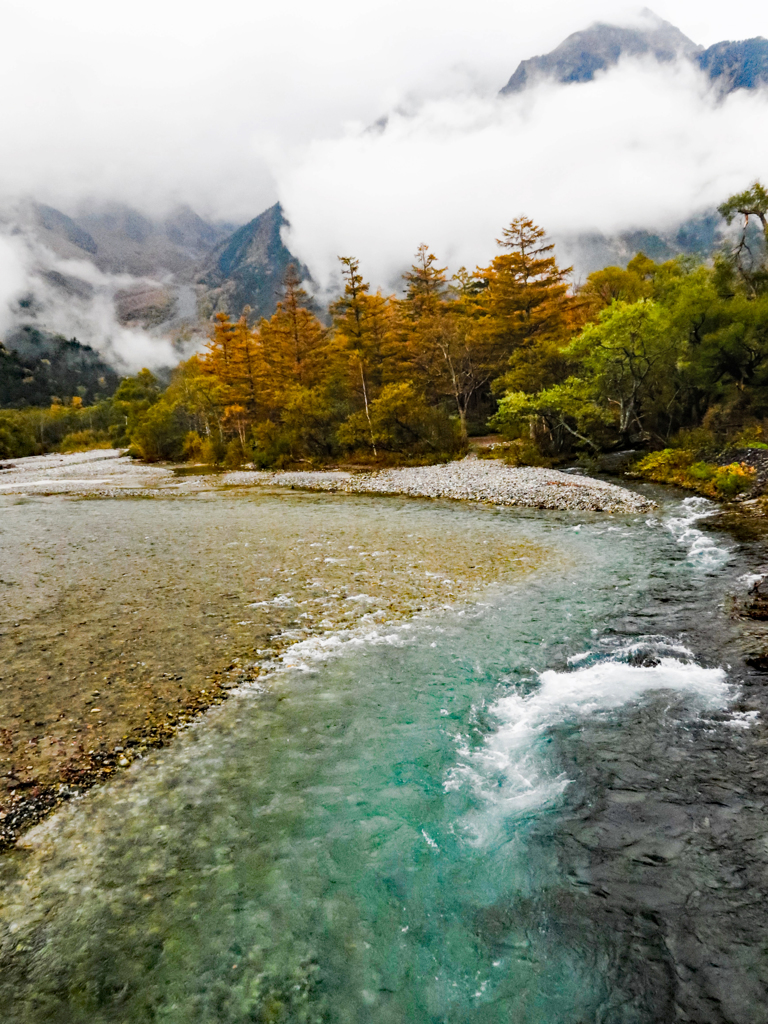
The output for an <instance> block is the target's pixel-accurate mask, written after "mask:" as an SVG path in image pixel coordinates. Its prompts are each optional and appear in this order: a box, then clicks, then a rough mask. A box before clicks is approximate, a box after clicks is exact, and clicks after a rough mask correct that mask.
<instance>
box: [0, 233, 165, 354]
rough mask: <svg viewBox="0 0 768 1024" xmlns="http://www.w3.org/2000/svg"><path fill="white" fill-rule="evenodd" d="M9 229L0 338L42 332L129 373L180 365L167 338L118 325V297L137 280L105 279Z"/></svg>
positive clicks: (0, 288) (0, 266)
mask: <svg viewBox="0 0 768 1024" xmlns="http://www.w3.org/2000/svg"><path fill="white" fill-rule="evenodd" d="M8 227H9V225H8V224H6V230H7V229H8ZM11 230H12V231H13V232H14V233H7V234H0V338H2V337H3V336H4V335H5V334H6V333H7V332H8V331H10V330H12V329H13V328H14V327H18V326H21V325H25V324H26V325H30V326H32V327H38V328H40V329H41V330H44V331H49V332H51V333H54V334H62V335H64V337H66V338H76V339H77V340H78V341H79V342H81V343H82V344H86V345H90V346H91V347H92V348H94V349H95V350H96V351H97V352H100V353H101V354H102V355H103V356H104V358H105V359H106V360H107V361H108V362H110V363H112V364H113V365H114V366H115V367H116V368H117V369H119V370H123V371H125V372H133V371H136V370H139V369H141V368H142V367H144V366H146V367H149V368H150V369H156V368H159V367H163V366H173V365H175V364H176V363H177V362H178V361H179V359H180V358H181V355H182V352H181V351H180V349H179V348H177V347H176V346H174V345H173V344H172V342H171V340H170V339H169V338H167V337H163V336H161V335H158V334H155V333H153V332H149V331H145V330H142V329H141V328H133V327H126V326H123V325H122V324H120V323H119V322H118V320H117V317H116V313H115V296H116V294H118V293H119V292H120V291H121V290H123V289H126V288H133V287H136V285H137V284H140V283H142V282H141V281H140V280H139V279H137V278H135V277H132V276H131V275H129V274H105V273H103V272H102V271H101V270H99V269H98V268H97V267H95V266H94V265H93V264H92V263H89V262H88V261H87V260H71V259H62V258H60V257H58V256H56V255H55V254H54V253H53V252H51V251H50V250H49V249H47V248H46V247H45V246H44V245H41V244H40V242H39V241H37V240H36V239H35V237H34V235H33V234H31V233H30V232H28V231H24V230H23V229H22V228H20V227H19V226H18V225H13V226H12V228H11ZM144 283H146V284H152V285H158V282H152V281H146V282H144Z"/></svg>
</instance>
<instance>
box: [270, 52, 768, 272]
mask: <svg viewBox="0 0 768 1024" xmlns="http://www.w3.org/2000/svg"><path fill="white" fill-rule="evenodd" d="M766 115H768V91H765V90H764V91H760V92H747V91H743V90H742V91H739V92H736V93H733V94H731V95H729V96H727V97H726V98H725V99H724V100H721V99H718V97H717V95H716V94H715V92H714V91H713V90H712V89H711V87H710V86H709V83H708V81H707V80H706V79H705V78H704V76H703V75H702V74H701V73H700V72H699V71H698V70H696V69H694V68H693V67H692V66H690V65H688V64H687V63H680V64H675V65H659V64H657V63H655V62H653V61H645V60H626V61H624V62H623V63H622V64H620V65H619V66H618V67H617V68H615V69H613V70H611V71H609V72H607V73H605V74H602V75H600V76H598V78H596V79H595V80H594V81H593V82H589V83H584V84H579V85H569V86H560V85H555V84H552V83H546V84H541V85H539V86H538V87H536V88H534V89H532V90H530V91H528V92H525V93H522V94H518V95H515V96H511V97H508V98H505V99H499V98H496V97H493V98H486V99H483V98H478V97H465V98H460V99H445V100H433V101H430V102H427V103H424V104H423V105H422V106H421V107H420V109H418V110H417V111H416V112H414V113H410V114H402V113H397V112H395V113H393V114H392V115H391V116H390V117H389V119H388V120H387V122H386V124H385V126H384V127H383V128H380V129H372V130H363V129H362V127H361V126H356V127H354V128H352V129H350V130H348V131H347V133H346V134H345V135H344V137H343V138H340V139H330V140H325V141H316V142H312V143H310V144H309V145H308V146H306V147H304V148H303V149H301V150H300V151H298V152H292V153H290V154H288V155H287V157H286V158H285V159H284V160H283V161H282V163H280V162H278V163H277V164H276V166H275V170H274V173H275V177H276V179H277V181H278V183H279V191H280V198H281V201H282V202H283V205H284V207H285V210H286V213H287V216H288V218H289V220H290V222H291V225H292V227H291V230H290V232H289V234H288V236H287V238H286V241H287V243H288V245H289V247H290V248H291V249H292V251H293V252H295V253H296V255H297V256H299V257H300V258H301V259H302V260H303V261H304V262H306V263H307V265H308V266H309V267H310V269H311V270H312V272H313V274H314V275H315V277H316V279H317V280H318V281H319V282H320V284H321V286H323V287H328V286H329V285H332V284H333V282H334V281H335V280H336V277H337V261H336V256H337V255H356V256H357V257H359V258H360V259H361V261H362V265H363V269H364V271H365V273H366V275H367V276H369V277H370V278H371V280H372V281H374V282H375V283H376V284H377V285H380V286H383V287H391V286H392V284H393V283H394V282H395V281H396V279H397V277H398V275H399V274H400V273H401V272H402V269H403V267H404V265H406V264H407V263H409V262H410V256H411V254H412V253H413V252H414V251H415V249H416V247H417V246H418V245H419V244H420V243H422V242H426V243H427V244H428V245H429V246H430V247H431V248H432V249H433V250H434V251H435V252H436V253H437V254H438V256H439V258H440V259H441V260H443V261H446V262H448V263H449V264H450V265H451V267H453V268H454V269H455V268H457V267H458V266H459V265H466V266H468V267H473V266H475V265H476V264H478V263H480V264H483V263H487V262H488V260H489V259H490V257H491V256H492V255H493V254H494V252H495V245H494V239H495V238H497V237H498V236H499V234H500V232H501V229H502V227H504V226H505V225H506V224H508V223H509V222H510V220H512V218H514V217H516V216H519V215H520V214H526V215H528V216H530V217H532V218H533V219H534V220H536V221H537V222H538V223H540V224H542V225H543V226H544V227H545V228H546V229H547V230H548V232H549V233H550V234H551V235H553V236H554V237H556V238H559V239H561V240H563V241H564V242H565V243H566V245H567V244H568V242H569V239H570V240H571V243H572V240H573V237H574V236H576V235H578V234H579V233H581V232H595V231H598V232H604V233H606V234H611V233H615V232H618V231H622V230H630V229H639V228H645V229H655V230H659V229H664V228H670V227H673V226H674V225H677V224H679V223H680V222H681V221H682V220H684V219H686V218H687V217H689V216H691V215H694V214H696V213H699V212H701V211H711V210H712V209H713V208H714V207H715V206H717V204H718V203H720V202H722V201H723V199H724V198H726V197H727V196H728V195H729V194H730V193H732V192H733V191H735V190H738V189H742V188H744V187H746V186H747V185H748V184H750V183H751V182H752V181H753V180H754V179H755V178H756V177H758V176H760V175H763V176H765V174H766V170H767V169H768V138H767V137H766V135H765V133H764V132H763V131H762V128H761V126H762V125H764V124H765V123H766Z"/></svg>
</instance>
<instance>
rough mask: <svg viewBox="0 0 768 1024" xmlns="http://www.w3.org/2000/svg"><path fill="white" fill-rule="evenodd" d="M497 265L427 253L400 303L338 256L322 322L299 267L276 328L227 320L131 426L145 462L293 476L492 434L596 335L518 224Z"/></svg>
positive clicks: (540, 244)
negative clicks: (503, 404) (512, 405)
mask: <svg viewBox="0 0 768 1024" xmlns="http://www.w3.org/2000/svg"><path fill="white" fill-rule="evenodd" d="M499 246H500V249H501V252H500V253H499V255H498V256H496V257H495V258H494V260H493V261H492V262H491V264H490V265H489V266H488V267H483V268H477V269H476V270H475V271H474V272H472V273H470V272H468V271H466V270H465V269H461V270H460V271H459V272H458V273H457V274H455V275H454V276H453V277H451V278H449V277H448V276H447V270H446V268H445V267H442V266H439V263H438V260H437V258H436V256H435V254H434V253H432V252H430V250H429V248H428V247H427V246H426V245H422V246H420V247H419V249H418V251H417V253H416V258H415V262H414V263H413V265H412V266H411V268H410V270H409V271H408V272H407V273H406V274H405V275H404V289H403V295H402V296H401V297H395V296H391V295H390V296H384V295H382V294H381V293H380V292H376V293H374V292H373V291H372V289H371V287H370V284H369V283H368V282H367V281H366V280H365V279H364V277H363V275H362V273H361V269H360V264H359V261H358V260H357V259H355V258H353V257H341V258H340V265H341V272H342V276H343V281H344V291H343V294H342V295H341V296H340V297H339V298H338V299H337V300H336V301H335V302H333V303H332V304H331V306H330V308H329V316H328V321H327V322H326V323H323V322H321V320H320V319H319V318H318V316H317V315H316V313H315V312H314V310H313V309H312V304H311V302H310V300H309V298H308V296H307V294H306V292H305V291H304V290H303V288H302V287H301V281H300V280H299V278H298V276H297V274H296V272H295V271H294V270H293V268H290V269H289V271H288V274H287V276H286V280H285V294H284V296H283V298H282V300H281V302H280V303H279V304H278V308H277V311H276V313H275V314H274V316H272V317H271V318H270V319H268V320H267V319H263V320H262V321H261V322H260V323H259V324H257V325H255V326H250V325H249V324H248V319H247V311H245V312H244V315H243V317H242V318H241V319H240V320H239V321H237V322H233V321H231V320H230V319H228V318H227V317H226V316H225V315H223V314H220V315H219V316H218V317H217V319H216V324H215V326H214V329H213V333H212V337H211V340H210V343H209V345H208V346H207V348H206V350H205V351H204V352H203V353H202V354H200V355H198V356H194V357H193V358H192V359H190V360H188V361H187V362H185V363H183V364H182V365H181V366H180V367H179V368H178V370H177V371H176V373H175V375H174V378H173V380H172V382H171V384H170V386H169V387H168V389H167V390H166V391H165V392H164V393H163V394H162V395H159V396H158V398H157V401H156V402H154V403H152V405H151V408H148V409H147V410H146V411H144V412H143V413H142V415H141V416H140V419H139V421H138V422H136V424H135V425H133V424H131V425H129V428H128V432H129V434H130V438H131V443H132V445H133V446H134V448H135V449H136V450H137V452H138V453H139V454H140V455H141V456H142V457H143V458H145V459H159V458H183V457H187V458H191V459H199V460H204V461H207V462H217V463H223V464H224V465H228V466H237V465H240V464H242V463H243V462H248V463H254V464H256V465H258V466H264V467H266V466H278V467H279V466H288V465H296V464H301V463H310V464H313V463H322V462H328V461H331V460H337V459H339V458H344V459H357V460H364V461H366V462H370V461H378V462H402V461H409V460H416V461H421V462H423V461H436V460H442V459H446V458H450V457H453V456H455V455H456V454H458V453H460V452H462V451H463V450H464V449H465V448H466V445H467V441H468V438H469V437H470V436H471V435H472V434H479V433H484V432H486V431H487V429H488V427H487V424H488V420H489V417H491V416H492V415H493V414H494V413H495V412H496V408H497V395H498V393H499V392H500V391H503V390H504V388H505V387H507V386H509V385H510V384H519V383H520V382H524V383H525V384H526V385H527V386H535V385H538V384H540V383H541V382H542V381H545V382H547V383H549V382H550V381H551V382H553V383H554V382H556V381H558V380H559V379H560V378H561V376H562V372H561V370H562V364H563V359H562V355H561V350H562V348H563V346H564V345H565V344H566V343H567V342H568V340H569V339H570V337H571V336H572V334H573V332H574V330H576V329H577V328H578V327H579V326H581V325H583V323H584V322H585V317H584V314H585V310H586V308H587V307H586V305H585V303H584V302H583V301H582V300H581V299H579V298H578V297H577V296H576V295H574V294H573V292H572V291H571V290H570V289H569V287H568V283H567V281H568V275H569V273H570V271H569V270H563V269H561V268H560V267H558V265H557V263H556V261H555V257H554V255H553V247H552V245H549V244H547V243H546V241H545V240H544V232H543V230H542V229H541V228H538V227H537V226H536V225H534V224H533V223H532V221H530V220H528V219H527V218H518V219H517V220H516V221H514V222H513V223H512V224H511V225H510V227H509V228H507V229H506V230H505V231H504V233H503V235H502V238H501V239H500V240H499Z"/></svg>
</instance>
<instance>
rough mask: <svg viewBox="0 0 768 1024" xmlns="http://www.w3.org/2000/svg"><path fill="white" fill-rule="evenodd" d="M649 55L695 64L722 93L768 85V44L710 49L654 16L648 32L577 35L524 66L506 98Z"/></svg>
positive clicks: (602, 28) (594, 30)
mask: <svg viewBox="0 0 768 1024" xmlns="http://www.w3.org/2000/svg"><path fill="white" fill-rule="evenodd" d="M646 56H650V57H652V58H654V59H655V60H657V61H659V62H660V63H668V62H671V61H676V60H689V61H692V62H694V63H695V64H696V65H697V66H698V67H699V68H701V70H702V71H704V73H705V74H706V75H707V76H708V77H709V78H710V79H711V80H712V82H713V84H714V86H715V87H716V88H717V89H718V91H720V92H721V93H728V92H733V91H734V90H735V89H755V88H758V87H759V86H762V85H765V84H768V40H766V39H763V38H762V37H757V38H755V39H746V40H743V41H741V42H720V43H715V45H714V46H710V47H709V48H708V49H706V50H705V49H704V48H703V47H701V46H697V44H696V43H694V42H693V41H692V40H690V39H689V38H688V37H687V36H685V35H683V33H682V32H681V31H680V30H679V29H678V28H675V26H674V25H670V24H669V22H667V21H662V20H661V19H660V18H656V17H655V16H651V15H649V16H648V19H647V27H640V28H629V27H622V26H619V25H608V24H605V23H602V22H600V23H597V24H595V25H592V26H591V27H590V28H588V29H584V30H583V31H581V32H574V33H573V34H572V35H570V36H568V38H567V39H565V40H564V41H563V42H562V43H560V45H559V46H557V47H555V49H554V50H552V51H551V52H550V53H545V54H543V55H541V56H538V57H531V58H530V59H529V60H524V61H521V62H520V64H519V65H518V66H517V68H516V70H515V72H514V74H513V75H512V77H511V78H510V79H509V81H508V82H507V84H506V85H505V86H504V88H503V89H501V95H502V96H509V95H512V94H514V93H519V92H522V91H523V90H524V89H526V88H528V87H529V86H531V85H535V84H536V83H537V82H540V81H543V80H549V81H554V82H559V83H561V84H568V83H572V82H590V81H592V79H593V78H594V77H595V75H596V74H597V73H598V72H600V71H606V70H608V69H609V68H611V67H615V65H616V64H618V62H619V60H620V59H621V58H622V57H646Z"/></svg>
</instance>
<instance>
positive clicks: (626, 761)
mask: <svg viewBox="0 0 768 1024" xmlns="http://www.w3.org/2000/svg"><path fill="white" fill-rule="evenodd" d="M706 511H707V506H706V503H703V502H701V501H700V500H699V499H688V500H687V501H686V502H682V503H681V502H670V503H669V504H668V506H667V507H665V508H662V509H661V510H660V511H659V513H658V514H657V515H653V516H645V517H634V518H631V517H627V518H619V517H612V518H610V519H609V518H607V517H596V516H595V517H589V516H583V517H580V519H579V518H575V517H573V516H570V515H558V514H546V513H545V514H542V513H519V512H510V511H504V512H491V511H487V510H468V509H464V508H461V507H457V508H456V512H455V514H456V516H462V515H465V516H466V517H467V522H468V525H471V519H472V517H473V516H478V515H487V516H494V515H497V516H503V517H505V523H508V521H509V519H510V517H512V518H514V520H515V522H516V523H517V527H518V532H519V536H520V538H521V539H523V540H525V539H528V540H529V541H530V542H531V543H544V542H545V543H546V544H547V545H549V546H550V547H554V549H555V550H557V551H558V552H559V553H560V554H561V555H562V557H558V558H557V559H555V563H556V564H555V563H553V568H552V569H546V568H544V569H542V570H541V571H539V572H538V573H536V574H534V575H532V576H529V577H527V578H526V579H524V580H523V581H521V582H520V583H519V584H517V585H514V586H509V587H507V588H506V589H505V590H503V591H498V590H497V591H495V592H494V593H493V594H492V595H490V596H489V597H488V598H487V600H485V601H484V602H482V603H480V604H476V605H473V606H471V607H467V608H465V609H463V610H460V611H459V610H456V609H454V610H452V611H446V612H444V613H443V614H442V615H438V616H432V617H431V618H422V619H418V620H414V621H412V622H410V623H404V624H400V625H395V626H389V627H383V628H382V629H381V630H380V631H379V633H378V634H376V635H369V636H368V638H367V639H366V640H355V639H354V638H353V639H352V640H350V641H349V642H347V643H346V644H342V645H339V646H338V647H337V648H335V649H334V650H335V656H334V657H325V656H324V655H325V654H326V653H327V650H328V648H327V647H326V648H325V649H324V648H322V647H319V646H318V645H314V646H313V645H307V646H306V647H305V648H304V649H303V652H302V657H301V658H300V659H294V660H295V661H298V665H297V666H296V667H294V668H293V669H288V670H285V671H283V672H278V673H277V674H276V675H274V676H273V677H272V678H271V680H270V681H269V685H268V687H267V688H266V689H265V690H264V691H255V690H254V691H252V692H249V693H243V694H242V695H241V696H239V697H236V698H235V699H233V700H232V701H230V702H229V703H228V704H227V705H225V706H224V707H222V708H221V709H219V710H218V711H217V712H216V713H214V714H213V715H210V716H209V717H208V718H207V719H206V720H205V721H203V722H201V723H200V724H199V725H198V726H197V727H196V728H195V729H194V730H191V731H190V732H189V733H188V734H187V735H186V736H184V737H183V738H182V739H181V740H180V741H179V742H178V743H177V744H176V745H175V746H174V747H173V748H172V749H170V750H168V751H165V752H163V753H162V754H160V755H157V756H156V757H154V758H153V759H151V760H148V761H147V762H145V763H144V764H142V765H140V766H136V767H135V768H134V769H132V770H131V771H130V772H129V773H127V774H126V776H125V777H124V778H123V779H121V780H119V781H118V782H116V783H114V784H112V785H110V786H107V787H104V788H102V789H100V790H99V791H96V792H93V793H91V794H90V795H89V797H88V798H87V799H85V800H83V801H82V802H81V804H80V805H79V806H77V807H70V808H68V809H67V810H66V811H65V812H64V813H62V814H61V815H59V816H58V818H56V819H54V820H52V821H51V822H50V823H48V824H46V825H44V826H42V827H41V828H40V829H38V830H37V833H36V834H35V835H34V836H33V844H32V849H31V852H29V853H27V854H23V855H22V854H18V853H17V854H14V855H12V856H11V857H10V858H6V861H5V864H4V872H5V893H6V900H5V910H4V911H3V915H2V920H3V922H4V926H5V932H4V940H5V941H4V949H5V954H6V955H5V970H4V974H3V977H2V980H0V1002H2V1003H3V1004H4V1006H5V1008H6V1014H5V1017H4V1019H5V1020H8V1021H9V1022H30V1021H56V1022H58V1021H61V1022H70V1021H71V1022H86V1021H87V1022H89V1024H90V1022H120V1024H127V1022H145V1021H146V1022H150V1021H152V1022H164V1024H165V1022H167V1024H188V1022H190V1024H191V1022H195V1024H197V1022H200V1024H212V1022H222V1024H224V1022H226V1024H230V1022H231V1024H235V1022H238V1024H239V1022H246V1021H259V1022H260V1021H265V1022H266V1021H286V1022H287V1021H290V1022H294V1021H295V1022H310V1021H328V1022H334V1024H336V1022H338V1024H342V1022H343V1024H347V1022H349V1024H352V1022H359V1021H365V1022H371V1024H385V1022H386V1024H389V1022H393V1024H394V1022H451V1024H454V1022H455V1024H458V1022H469V1021H472V1022H479V1024H497V1022H498V1024H500V1022H502V1021H503V1022H512V1021H514V1022H518V1021H519V1022H526V1024H528V1022H537V1024H538V1022H542V1024H543V1022H546V1024H559V1022H569V1024H576V1022H587V1021H605V1022H614V1021H616V1022H655V1021H673V1020H676V1019H679V1020H695V1021H697V1022H699V1024H704V1022H707V1021H710V1020H711V1021H721V1020H733V1021H744V1022H751V1024H754V1022H759V1021H763V1020H766V1019H768V1014H767V1013H766V1009H765V999H764V994H765V990H764V980H763V978H762V974H761V971H764V967H763V966H762V964H761V959H760V958H761V957H762V956H763V954H762V953H761V952H760V951H761V949H764V948H765V942H766V939H768V931H766V928H765V921H764V916H763V915H761V914H760V913H759V912H758V913H753V912H752V911H749V912H748V913H746V914H745V913H744V911H743V907H744V906H749V907H752V908H753V909H754V906H755V902H756V898H755V893H758V894H759V893H760V886H761V884H762V882H761V879H763V878H764V877H765V859H766V857H765V856H763V853H762V852H761V851H760V850H758V849H757V846H755V843H757V841H758V840H759V839H760V838H761V835H762V833H760V825H759V815H760V813H761V808H760V806H758V804H759V801H757V800H756V799H754V798H753V797H752V796H749V798H748V797H747V796H745V792H746V790H745V782H744V777H743V776H744V771H745V768H744V765H745V764H749V765H753V764H757V763H759V762H760V760H761V758H762V754H761V751H760V749H758V747H757V746H756V744H758V740H757V739H755V737H756V736H757V734H758V731H759V729H758V722H759V714H755V712H754V711H749V710H747V711H744V710H743V709H742V710H739V708H740V707H741V705H740V704H739V703H738V702H739V699H740V693H741V692H742V687H743V683H744V679H743V678H742V676H743V671H742V669H741V668H739V660H738V659H739V644H740V637H739V631H738V626H737V624H736V623H735V622H734V621H733V620H732V619H730V618H729V617H728V616H727V614H726V613H725V611H724V602H725V601H726V600H727V596H728V594H729V593H731V592H732V591H733V590H734V589H735V588H737V587H738V584H737V582H736V581H737V579H738V578H739V577H740V576H741V575H742V574H743V573H744V572H745V571H746V570H747V569H748V568H749V566H748V564H747V562H746V560H745V557H744V555H743V554H742V553H741V552H739V550H737V549H736V547H735V545H734V544H733V542H729V541H728V540H727V538H725V537H722V536H719V535H717V534H706V533H704V532H702V531H701V530H700V529H699V526H700V522H699V520H698V518H697V517H698V516H700V515H702V514H703V513H705V512H706ZM339 651H341V653H339ZM755 787H756V788H757V789H760V790H761V791H762V789H761V787H762V788H765V787H764V784H763V779H762V777H760V778H759V779H757V781H756V782H755ZM737 791H738V792H737ZM734 801H736V802H737V803H738V807H736V805H735V803H734ZM734 807H736V809H734ZM739 815H741V817H739ZM718 816H719V817H718ZM721 819H722V821H721ZM737 819H738V825H737V826H736V825H735V824H734V823H735V822H736V820H737ZM721 825H722V828H721ZM739 828H741V829H745V828H746V829H749V828H753V830H754V829H757V832H756V833H755V835H754V836H752V838H751V839H750V840H749V841H750V842H752V843H753V846H755V848H754V850H752V847H750V850H752V853H751V854H750V857H751V860H750V861H749V863H748V864H747V863H745V862H744V858H743V856H742V859H741V860H739V856H741V854H739V853H738V851H737V850H736V846H737V838H736V832H737V831H738V829H739ZM729 837H730V839H729ZM753 840H754V842H753ZM745 841H746V840H745ZM729 843H730V845H729ZM741 845H742V846H744V843H742V844H741ZM758 845H759V843H758ZM763 845H764V846H765V843H763ZM742 853H743V851H742ZM766 856H768V854H766ZM739 907H741V908H742V910H741V911H740V910H739V909H738V908H739ZM694 940H695V941H694ZM689 946H695V947H696V948H689ZM713 965H714V966H713Z"/></svg>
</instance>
